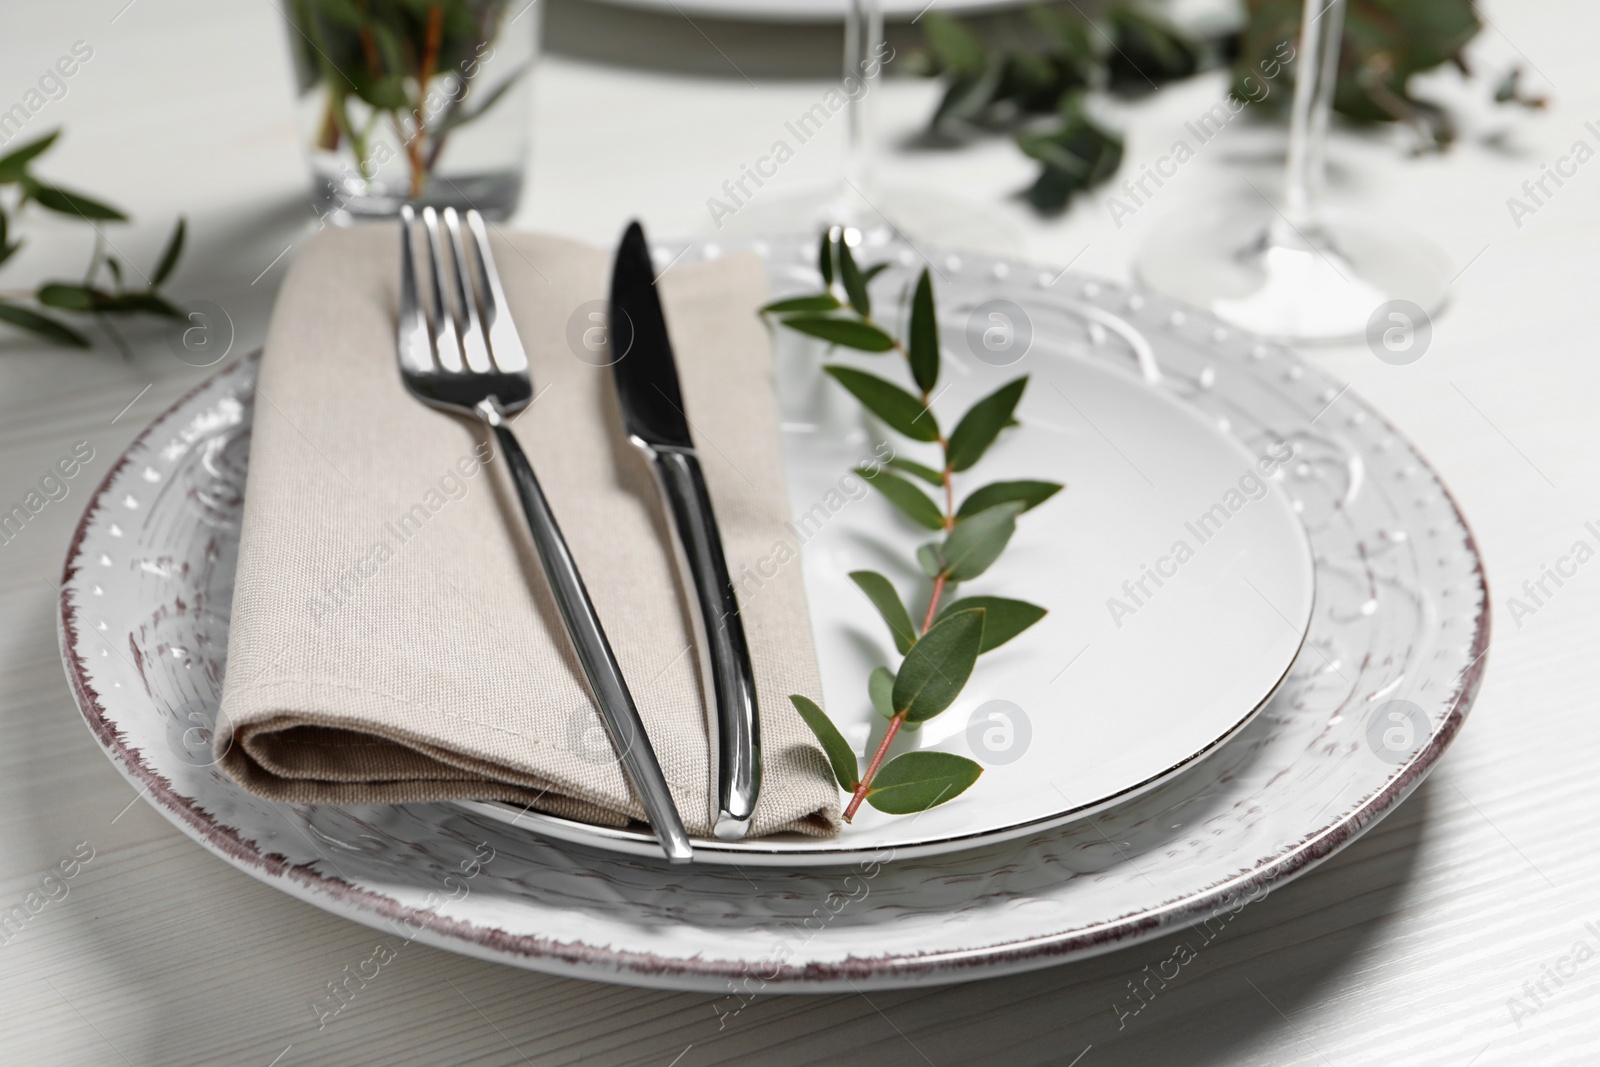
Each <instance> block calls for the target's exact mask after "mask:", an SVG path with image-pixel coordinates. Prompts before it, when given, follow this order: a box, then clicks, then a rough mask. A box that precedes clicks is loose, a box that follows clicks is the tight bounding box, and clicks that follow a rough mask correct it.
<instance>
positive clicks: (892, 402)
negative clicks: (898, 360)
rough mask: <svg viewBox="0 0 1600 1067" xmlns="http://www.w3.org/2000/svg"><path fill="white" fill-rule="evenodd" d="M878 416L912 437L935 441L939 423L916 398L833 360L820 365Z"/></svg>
mask: <svg viewBox="0 0 1600 1067" xmlns="http://www.w3.org/2000/svg"><path fill="white" fill-rule="evenodd" d="M823 370H825V371H827V372H828V373H829V374H831V375H833V377H834V380H835V381H837V382H838V383H839V384H840V385H842V386H844V387H845V388H846V389H848V390H850V392H851V393H853V394H854V395H855V398H856V399H857V400H859V401H861V403H862V404H864V405H866V408H867V410H868V411H871V412H872V413H873V414H874V415H876V416H878V418H880V419H882V420H883V421H884V422H886V423H888V424H889V426H890V427H891V428H893V429H894V430H896V431H898V432H900V433H903V434H905V435H906V436H907V437H909V438H911V439H912V440H913V441H937V440H938V439H939V423H938V421H937V420H936V419H935V418H934V417H933V412H931V411H929V410H928V409H927V407H926V406H925V405H924V404H923V403H922V401H921V400H920V399H918V398H917V397H914V396H912V395H911V394H910V393H908V392H906V391H905V390H904V389H902V388H900V387H899V386H898V385H895V384H894V383H892V382H886V381H884V380H883V379H882V378H879V377H876V376H874V375H871V374H868V373H866V372H865V371H859V370H855V369H854V368H852V367H841V366H838V365H837V364H834V365H830V366H827V367H824V368H823Z"/></svg>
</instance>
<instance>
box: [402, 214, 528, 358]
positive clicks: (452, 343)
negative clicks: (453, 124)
mask: <svg viewBox="0 0 1600 1067" xmlns="http://www.w3.org/2000/svg"><path fill="white" fill-rule="evenodd" d="M421 214H422V225H421V227H420V229H421V230H422V236H423V241H424V244H425V245H426V248H427V253H426V257H425V258H426V259H427V261H428V266H429V269H428V277H427V286H426V299H425V300H424V299H421V298H420V297H419V291H418V290H419V287H418V281H419V279H418V272H417V263H416V254H415V248H414V243H415V240H416V237H415V231H416V230H417V229H418V228H419V227H418V226H417V225H416V223H417V212H416V211H415V210H414V209H413V208H412V206H411V205H410V204H406V205H404V206H402V207H401V208H400V221H401V229H400V235H401V240H400V315H399V345H400V355H401V360H402V361H403V363H404V365H405V367H406V369H408V370H410V371H413V372H415V373H419V374H430V373H441V372H442V373H445V374H459V373H461V372H463V371H467V372H476V373H492V372H494V371H499V372H500V373H502V374H520V373H525V372H526V371H527V369H528V360H527V356H526V354H525V353H524V352H523V349H522V343H521V341H520V340H519V339H518V337H517V332H516V329H515V327H514V326H512V324H511V319H510V316H509V314H508V313H507V312H506V310H505V308H506V296H505V291H504V290H503V289H502V288H501V285H500V274H499V272H498V271H497V270H496V269H495V265H494V255H493V253H491V252H490V251H489V234H488V232H487V230H486V229H485V228H484V223H483V216H481V215H479V214H478V212H477V211H475V210H474V211H468V212H467V217H466V221H467V226H466V228H467V229H468V230H469V231H470V232H471V234H472V242H471V243H472V245H473V253H474V254H473V255H469V254H468V252H467V242H466V241H465V240H464V239H463V237H462V232H461V217H460V216H459V215H458V214H457V213H456V209H455V208H453V207H447V208H445V209H444V212H443V216H442V217H443V220H444V233H441V232H440V228H439V221H440V218H441V215H440V213H439V212H437V211H435V210H434V209H433V208H432V207H424V208H423V209H422V213H421Z"/></svg>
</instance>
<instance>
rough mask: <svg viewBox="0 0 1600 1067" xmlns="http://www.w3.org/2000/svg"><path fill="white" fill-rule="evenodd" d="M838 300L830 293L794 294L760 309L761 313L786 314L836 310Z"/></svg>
mask: <svg viewBox="0 0 1600 1067" xmlns="http://www.w3.org/2000/svg"><path fill="white" fill-rule="evenodd" d="M838 308H839V301H838V300H837V299H836V298H835V297H834V295H833V294H832V293H818V294H816V295H815V296H796V297H790V298H789V299H788V300H774V301H773V302H772V303H770V304H768V305H767V306H766V307H764V308H762V309H761V314H763V315H787V314H790V313H792V312H797V311H837V310H838Z"/></svg>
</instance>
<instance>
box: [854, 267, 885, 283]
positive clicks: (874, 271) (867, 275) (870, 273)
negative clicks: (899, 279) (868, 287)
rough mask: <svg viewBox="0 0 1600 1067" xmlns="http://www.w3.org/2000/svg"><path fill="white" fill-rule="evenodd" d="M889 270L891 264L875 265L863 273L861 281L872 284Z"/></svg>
mask: <svg viewBox="0 0 1600 1067" xmlns="http://www.w3.org/2000/svg"><path fill="white" fill-rule="evenodd" d="M888 269H889V264H887V263H874V264H873V265H872V266H870V267H868V268H867V269H866V270H864V271H862V272H861V280H862V281H865V282H867V283H869V284H870V283H871V282H872V279H874V278H876V277H877V276H878V275H880V274H882V273H883V272H884V271H886V270H888Z"/></svg>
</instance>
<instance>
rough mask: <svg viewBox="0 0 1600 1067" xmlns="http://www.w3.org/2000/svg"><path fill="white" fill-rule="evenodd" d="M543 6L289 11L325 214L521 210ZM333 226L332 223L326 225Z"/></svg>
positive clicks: (332, 5)
mask: <svg viewBox="0 0 1600 1067" xmlns="http://www.w3.org/2000/svg"><path fill="white" fill-rule="evenodd" d="M534 8H535V5H533V4H529V3H526V0H524V2H523V3H522V4H519V5H517V6H513V5H512V4H511V3H508V2H507V0H293V2H292V3H291V5H290V6H289V8H288V9H287V10H286V14H287V15H288V22H289V43H290V50H291V53H292V55H293V58H294V65H295V74H296V80H297V85H298V89H299V93H300V100H301V113H302V123H301V124H302V128H303V130H304V131H305V133H306V136H307V138H308V140H309V142H310V145H309V149H310V156H311V165H312V170H313V174H314V178H315V181H316V185H317V193H318V199H319V201H320V203H319V207H320V208H325V209H327V210H329V211H339V212H342V213H347V214H350V215H389V214H393V213H394V212H396V211H398V209H399V206H400V205H401V204H402V203H405V202H407V201H421V202H424V203H434V204H438V205H440V206H455V207H459V208H467V207H476V208H478V209H479V210H480V211H482V212H483V213H484V214H485V215H486V216H488V217H490V218H503V217H505V216H506V215H509V214H510V212H511V211H512V210H513V209H514V208H515V206H516V200H517V194H518V190H519V187H520V184H521V172H522V160H523V155H524V151H525V137H526V129H527V121H526V118H527V116H526V108H527V103H526V95H527V94H526V93H525V92H518V91H515V90H517V89H519V87H521V86H522V84H523V82H524V81H525V78H526V75H527V73H528V70H529V68H530V67H531V65H532V62H533V55H534V48H535V44H536V40H535V38H536V32H537V31H536V25H537V18H538V16H537V12H536V11H535V10H533V9H534ZM324 213H325V212H324Z"/></svg>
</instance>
